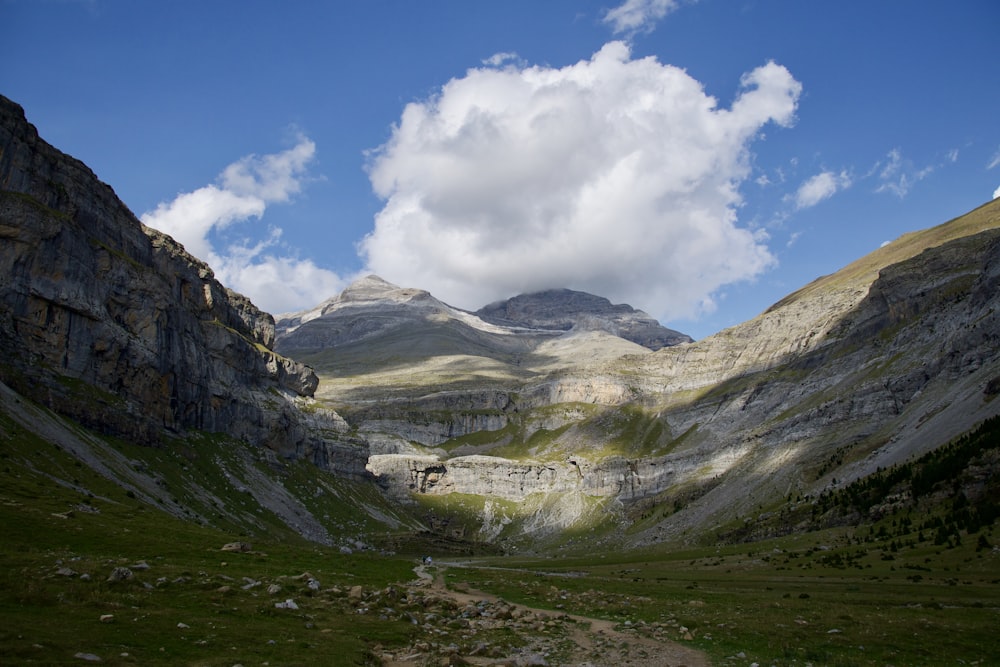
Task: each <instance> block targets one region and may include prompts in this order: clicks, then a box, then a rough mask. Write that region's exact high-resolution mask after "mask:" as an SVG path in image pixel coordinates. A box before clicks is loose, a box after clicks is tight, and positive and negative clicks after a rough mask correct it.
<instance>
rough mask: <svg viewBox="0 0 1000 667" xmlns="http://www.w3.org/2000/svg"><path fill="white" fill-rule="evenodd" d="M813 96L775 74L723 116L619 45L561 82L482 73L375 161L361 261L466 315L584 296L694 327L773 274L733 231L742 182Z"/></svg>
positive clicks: (757, 244) (562, 71)
mask: <svg viewBox="0 0 1000 667" xmlns="http://www.w3.org/2000/svg"><path fill="white" fill-rule="evenodd" d="M800 92H801V85H800V84H799V83H798V82H797V81H796V80H795V79H794V78H793V77H792V75H791V74H790V73H789V72H788V70H787V69H785V68H784V67H782V66H780V65H777V64H775V63H768V64H766V65H763V66H761V67H758V68H757V69H755V70H753V71H752V72H750V73H748V74H746V75H745V76H744V77H743V80H742V88H741V90H740V91H739V93H738V95H737V97H736V99H735V101H734V102H733V103H732V105H731V107H730V108H728V109H725V108H719V107H718V104H717V102H716V100H715V99H714V98H712V97H710V96H708V95H706V94H705V91H704V87H703V86H702V84H701V83H699V82H698V81H696V80H695V79H693V78H692V77H691V76H690V75H688V74H687V73H686V72H685V71H684V70H681V69H679V68H676V67H672V66H669V65H664V64H661V63H660V62H658V61H657V60H656V59H655V58H641V59H637V60H633V59H632V58H631V53H630V50H629V48H628V46H627V45H626V44H624V43H622V42H612V43H609V44H607V45H605V46H604V47H603V48H602V49H601V50H600V51H599V52H598V53H596V54H594V55H593V56H592V57H591V58H590V59H589V60H584V61H581V62H578V63H576V64H574V65H571V66H567V67H564V68H559V69H557V68H550V67H542V66H534V67H527V66H524V67H510V66H508V67H506V68H505V69H502V70H498V69H495V68H482V69H476V70H470V71H468V72H467V73H466V74H465V76H463V77H462V78H459V79H453V80H452V81H450V82H449V83H448V84H446V85H445V86H443V87H442V88H441V90H440V91H439V92H438V93H437V94H436V95H435V96H434V97H433V98H431V99H428V100H426V101H423V102H415V103H412V104H409V105H408V106H407V107H406V108H405V110H404V111H403V114H402V117H401V118H400V120H399V122H398V123H397V124H396V125H395V128H394V130H393V134H392V137H391V139H390V140H389V141H388V142H387V143H386V144H385V145H383V146H381V147H380V148H379V149H377V150H376V151H374V152H373V153H372V154H371V156H370V158H371V159H370V164H369V176H370V179H371V182H372V185H373V188H374V190H375V192H376V193H377V194H378V195H379V196H381V197H382V198H384V199H385V206H384V208H383V209H382V210H381V211H380V212H379V213H378V214H377V216H376V220H375V228H374V229H373V231H372V232H371V233H370V234H369V235H368V236H367V237H366V238H365V239H364V240H363V241H362V243H361V244H360V250H361V253H362V255H363V257H364V259H365V260H366V261H367V268H368V269H369V270H372V271H374V272H375V273H378V274H379V275H382V276H383V277H384V278H386V279H388V280H391V281H393V282H396V283H399V284H404V285H418V286H420V287H422V288H424V289H428V290H430V291H431V292H432V293H434V294H435V295H436V296H438V297H440V298H443V299H444V300H446V301H448V302H450V303H453V304H454V305H458V306H462V307H470V308H477V307H479V306H482V305H483V304H485V303H489V302H490V301H493V300H496V299H499V298H505V297H509V296H512V295H514V294H517V293H521V292H528V291H534V290H540V289H544V288H549V287H571V288H575V289H582V290H585V291H590V292H593V293H596V294H601V295H603V296H607V297H608V298H611V299H613V300H620V301H627V302H629V303H632V304H633V305H636V306H637V307H640V308H644V309H646V310H648V311H649V312H651V313H653V314H654V315H655V316H657V317H662V318H667V319H671V318H676V317H683V316H694V315H696V314H697V313H698V312H699V311H703V310H706V309H711V308H712V294H713V293H714V292H715V291H716V290H717V289H718V288H720V286H722V285H725V284H727V283H731V282H734V281H739V280H745V279H750V278H753V277H754V276H756V275H758V274H759V273H761V272H762V271H763V270H765V269H766V268H768V267H769V266H770V265H771V264H772V263H773V261H774V260H773V256H772V254H771V253H770V251H769V250H768V248H767V245H766V239H765V237H764V236H762V235H761V234H760V233H755V232H753V231H751V230H749V229H746V228H743V227H741V226H739V225H737V224H736V220H737V217H736V210H737V208H738V206H739V205H740V203H741V201H742V199H741V196H740V194H739V186H740V184H741V183H743V182H744V181H745V180H746V179H748V178H749V177H750V173H751V169H750V164H749V163H750V160H749V146H750V145H751V143H752V142H753V140H754V139H755V138H756V137H758V136H759V131H760V129H761V128H762V127H763V126H765V125H766V124H768V123H776V124H779V125H788V124H790V123H792V122H793V120H794V113H795V109H796V106H797V101H798V97H799V94H800Z"/></svg>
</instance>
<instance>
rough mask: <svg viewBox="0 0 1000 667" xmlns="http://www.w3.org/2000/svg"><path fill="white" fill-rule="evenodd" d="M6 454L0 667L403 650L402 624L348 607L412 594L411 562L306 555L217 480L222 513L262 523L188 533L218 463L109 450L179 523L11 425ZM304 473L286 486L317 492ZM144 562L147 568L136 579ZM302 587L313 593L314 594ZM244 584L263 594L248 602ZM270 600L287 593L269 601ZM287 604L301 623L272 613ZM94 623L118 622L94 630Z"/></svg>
mask: <svg viewBox="0 0 1000 667" xmlns="http://www.w3.org/2000/svg"><path fill="white" fill-rule="evenodd" d="M0 442H2V448H0V619H2V622H0V656H2V657H0V663H3V664H46V665H49V664H61V663H72V664H79V662H80V660H79V659H77V658H74V656H75V654H76V653H91V654H95V655H97V656H99V657H101V658H102V659H103V660H104V663H105V664H142V665H150V664H194V665H232V664H235V663H237V662H253V663H256V664H260V663H261V662H268V661H269V662H270V663H271V664H282V665H295V664H302V665H305V664H369V663H370V662H371V648H372V647H373V646H374V645H376V644H379V643H383V644H385V645H398V644H402V643H404V642H406V641H407V640H408V638H409V637H410V636H411V635H412V628H411V627H410V624H409V623H403V622H400V621H397V620H388V621H387V620H380V619H378V618H375V617H367V616H362V615H358V614H357V613H356V610H355V609H354V607H353V606H352V605H351V604H350V601H349V600H348V597H347V590H348V588H349V587H352V586H359V585H360V586H364V587H366V588H381V587H384V586H386V585H388V584H390V583H392V582H397V581H406V580H408V579H410V578H412V572H410V568H411V567H412V563H411V562H409V561H408V560H406V559H403V558H391V557H388V558H387V557H383V556H378V555H374V554H373V553H371V552H366V553H353V554H342V553H341V552H340V550H339V549H333V548H325V547H320V546H318V545H316V544H314V543H310V542H307V541H306V540H304V539H302V538H301V537H299V536H297V535H296V534H295V533H294V532H293V531H291V530H290V529H289V528H288V527H287V526H283V525H282V523H281V522H280V521H279V520H277V519H276V518H275V517H274V516H270V517H268V513H267V512H266V511H264V510H262V509H261V508H259V507H255V503H254V502H253V500H252V497H251V496H250V495H248V494H246V493H245V492H242V491H227V490H226V486H227V484H225V483H224V482H222V481H221V480H219V481H218V483H217V489H216V491H217V494H218V495H217V499H218V500H217V502H219V501H221V502H222V503H224V504H225V505H227V506H233V505H237V506H238V505H240V504H241V503H245V504H246V507H245V508H242V510H241V511H242V512H250V513H253V514H255V515H256V516H257V517H258V521H257V522H256V523H253V524H250V523H248V522H243V523H241V522H240V521H238V519H239V517H240V516H241V512H240V511H229V512H226V513H220V514H219V516H217V517H216V516H211V515H209V518H210V520H211V521H212V522H214V523H215V524H216V525H217V526H218V527H210V526H207V525H202V523H200V522H201V521H203V520H204V519H194V518H193V516H194V515H195V514H201V515H205V514H209V512H210V510H209V509H207V508H204V507H199V506H198V503H197V502H195V500H194V499H193V498H191V497H188V495H187V494H186V492H185V491H184V488H185V484H186V483H187V482H189V481H190V480H192V479H198V478H205V479H207V478H210V477H211V476H212V475H215V476H220V477H221V473H220V472H219V470H218V469H216V470H215V471H214V472H212V471H211V470H210V469H211V465H210V464H209V462H210V460H211V458H212V457H207V456H205V457H201V458H198V459H197V461H198V463H194V462H192V460H190V458H189V457H185V456H183V449H177V450H173V451H168V450H165V449H164V450H156V449H147V448H137V447H134V446H129V445H127V444H126V443H117V446H119V447H121V448H123V449H124V450H125V451H126V453H127V454H128V455H129V456H134V457H135V459H133V460H138V459H140V458H141V459H142V461H143V463H142V465H143V466H144V467H146V468H148V469H150V470H152V471H155V472H156V474H157V475H158V477H159V478H160V479H161V480H162V481H163V484H165V485H167V487H168V489H169V490H168V493H176V494H178V495H180V496H182V497H180V498H178V500H179V501H180V502H181V503H182V504H183V503H191V504H190V506H191V507H193V508H195V509H194V510H192V511H191V512H190V515H191V517H192V518H188V519H186V520H183V519H180V518H176V517H174V516H171V515H170V514H168V513H167V512H165V511H163V510H162V509H160V508H159V507H158V506H157V505H156V504H152V505H151V504H149V503H148V502H143V501H142V500H140V499H138V498H137V497H136V494H135V493H133V492H131V491H127V490H126V489H124V488H122V487H121V486H118V485H117V484H115V483H114V482H111V481H109V480H108V479H106V478H105V477H103V476H101V475H99V474H98V473H96V472H95V471H94V470H93V469H91V468H90V467H88V466H87V465H85V464H84V463H82V462H81V461H80V459H78V458H77V457H76V456H74V455H72V454H71V453H70V452H69V451H67V450H65V449H63V448H61V447H59V446H58V445H54V444H53V443H51V442H47V441H45V440H43V439H41V438H39V437H37V436H36V435H35V434H33V433H31V432H30V431H28V430H26V429H24V428H23V427H21V426H19V425H18V424H17V423H16V422H15V421H14V420H12V419H10V418H8V417H6V416H2V417H0ZM198 445H200V446H201V447H202V450H204V446H205V443H204V442H198V443H192V447H194V446H198ZM140 450H141V451H140ZM178 453H180V456H178ZM189 454H190V452H189ZM173 458H179V459H180V461H182V462H177V461H173V460H172V459H173ZM303 465H305V464H303ZM311 473H312V474H311V475H309V476H308V479H307V480H306V479H301V477H302V475H303V474H304V473H303V471H302V470H299V469H298V468H295V469H293V470H292V471H291V473H290V474H289V475H288V476H287V478H286V482H285V483H286V484H287V485H288V486H290V487H296V486H303V485H308V487H309V488H312V489H315V488H317V485H319V484H321V483H322V482H321V480H320V479H319V478H318V476H317V473H318V471H317V470H315V469H312V471H311ZM203 481H204V480H203ZM342 491H346V489H345V490H342ZM323 495H326V496H328V497H330V498H331V501H330V502H328V503H326V505H325V506H324V507H318V506H317V507H314V508H312V509H313V511H314V512H315V511H318V510H320V509H325V510H326V511H328V512H337V511H338V509H339V512H340V515H334V516H332V517H330V521H331V525H333V526H336V525H337V524H338V523H339V524H341V525H342V526H343V528H344V531H345V532H346V533H347V534H349V535H357V534H358V533H359V530H360V528H361V527H362V526H363V525H365V524H367V523H370V519H369V518H368V517H367V516H366V515H365V514H364V513H363V512H360V511H358V510H357V508H356V506H354V507H352V506H351V505H349V504H347V503H344V502H343V501H338V500H336V499H335V498H334V497H333V496H334V494H333V493H327V494H323ZM322 497H323V496H322V495H321V496H320V499H318V500H316V502H317V503H321V502H322ZM209 504H211V503H209ZM233 517H235V518H236V520H234V519H233ZM383 528H384V526H383ZM250 532H253V533H255V535H254V536H253V537H252V539H251V538H250V537H248V535H249V533H250ZM235 540H247V541H249V542H251V544H252V546H253V551H252V552H251V553H229V552H223V551H221V550H220V549H221V546H222V545H223V544H226V543H229V542H232V541H235ZM141 562H144V563H146V564H147V565H148V566H149V568H148V569H141V566H140V568H136V567H132V566H134V565H136V564H137V563H141ZM117 566H126V567H132V569H133V572H134V574H135V577H134V579H132V580H131V581H124V582H117V583H112V582H108V581H107V578H108V576H109V574H110V573H111V571H112V570H113V569H114V568H115V567H117ZM60 568H70V569H71V570H73V572H74V573H75V574H73V575H72V576H68V575H64V574H60V573H59V570H60ZM306 572H308V573H310V574H311V575H312V576H313V577H315V578H316V579H317V580H318V581H319V582H320V583H321V588H320V590H318V591H313V590H311V589H310V588H308V585H307V579H306V578H301V575H302V574H303V573H306ZM84 574H86V575H88V576H89V580H85V578H84V577H82V576H81V575H84ZM250 581H259V582H261V583H260V584H258V585H255V586H253V587H251V588H249V589H247V590H244V589H243V587H244V586H245V585H247V583H249V582H250ZM270 584H277V585H279V586H280V587H281V591H280V592H279V593H277V594H275V595H268V594H267V593H266V588H267V586H268V585H270ZM288 598H292V599H294V600H295V601H296V603H297V604H298V605H299V609H298V610H285V609H276V608H275V607H274V604H275V602H278V601H283V600H285V599H288ZM104 615H111V616H112V617H113V618H112V619H111V620H110V622H101V617H102V616H104ZM181 623H183V624H184V625H186V626H188V627H182V626H179V625H178V624H181Z"/></svg>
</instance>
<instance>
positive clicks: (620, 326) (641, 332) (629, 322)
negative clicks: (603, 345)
mask: <svg viewBox="0 0 1000 667" xmlns="http://www.w3.org/2000/svg"><path fill="white" fill-rule="evenodd" d="M476 315H478V316H479V317H480V318H482V319H483V320H485V321H487V322H492V323H493V324H499V325H503V326H508V327H528V328H532V329H556V330H558V331H569V330H571V329H577V330H589V331H594V330H597V331H606V332H608V333H610V334H613V335H615V336H620V337H621V338H624V339H625V340H630V341H632V342H633V343H638V344H639V345H642V346H643V347H647V348H649V349H651V350H659V349H660V348H662V347H670V346H672V345H679V344H681V343H690V342H691V340H692V339H691V337H690V336H688V335H686V334H682V333H680V332H678V331H674V330H673V329H668V328H667V327H665V326H663V325H661V324H660V323H659V322H657V321H656V320H655V319H653V318H652V317H650V316H649V315H648V314H646V313H644V312H642V311H641V310H636V309H634V308H633V307H632V306H629V305H628V304H614V305H613V304H612V303H611V302H610V301H608V300H607V299H605V298H604V297H601V296H595V295H593V294H588V293H586V292H577V291H575V290H569V289H550V290H543V291H541V292H532V293H531V294H520V295H518V296H515V297H512V298H510V299H507V300H505V301H497V302H496V303H491V304H490V305H488V306H485V307H483V308H480V309H479V310H477V311H476Z"/></svg>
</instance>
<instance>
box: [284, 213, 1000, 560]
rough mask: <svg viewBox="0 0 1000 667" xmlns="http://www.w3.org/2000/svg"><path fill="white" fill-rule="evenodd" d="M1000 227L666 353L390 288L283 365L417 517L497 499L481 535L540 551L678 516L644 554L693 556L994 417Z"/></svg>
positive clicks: (586, 299)
mask: <svg viewBox="0 0 1000 667" xmlns="http://www.w3.org/2000/svg"><path fill="white" fill-rule="evenodd" d="M998 225H1000V204H998V203H997V202H991V203H990V204H987V205H985V206H983V207H981V208H979V209H977V210H975V211H973V212H971V213H969V214H968V215H966V216H962V217H961V218H958V219H956V220H953V221H951V222H949V223H946V224H944V225H940V226H938V227H935V228H932V229H929V230H924V231H921V232H916V233H912V234H907V235H905V236H903V237H901V238H900V239H898V240H897V241H895V242H894V243H891V244H889V245H887V246H885V247H883V248H881V249H879V250H877V251H876V252H874V253H872V254H871V255H868V256H866V257H864V258H862V259H860V260H858V261H857V262H855V263H853V264H851V265H850V266H848V267H845V268H844V269H843V270H842V271H839V272H837V273H835V274H832V275H830V276H825V277H823V278H820V279H817V280H816V281H814V282H813V283H811V284H810V285H807V286H806V287H804V288H802V289H801V290H799V291H797V292H795V293H793V294H791V295H789V296H788V297H786V298H785V299H783V300H782V301H781V302H779V303H777V304H775V305H774V306H773V307H771V308H770V309H768V310H767V311H766V312H764V313H762V314H761V315H759V316H758V317H756V318H754V319H753V320H750V321H748V322H746V323H744V324H742V325H739V326H736V327H733V328H731V329H727V330H725V331H722V332H720V333H718V334H716V335H714V336H711V337H709V338H707V339H705V340H702V341H698V342H694V343H681V344H678V345H674V346H670V347H666V348H663V349H659V350H658V351H655V352H652V351H650V350H648V349H646V348H643V347H640V346H638V345H635V346H632V347H629V346H628V345H629V343H628V341H625V340H624V339H622V338H621V337H620V336H615V335H613V333H611V331H610V329H611V328H610V327H608V326H603V327H595V328H594V329H592V330H586V327H584V326H580V323H581V321H585V320H586V317H585V316H582V317H581V316H580V315H579V313H580V312H582V311H581V309H580V308H579V306H580V304H581V303H590V304H593V305H595V306H596V307H597V308H598V310H600V308H602V307H607V304H608V303H609V302H607V300H604V299H600V298H599V297H592V296H591V295H584V294H581V293H574V292H571V291H569V290H554V291H550V292H546V293H541V294H538V295H528V296H525V297H517V298H515V299H512V300H510V301H508V302H503V303H500V304H495V305H493V306H490V307H488V308H486V309H483V310H481V311H479V312H478V313H476V316H477V317H475V318H473V317H472V316H471V315H470V314H469V313H465V312H464V311H457V310H455V309H452V308H450V307H448V306H446V305H445V304H442V303H441V302H439V301H437V300H436V299H434V298H433V297H432V296H431V295H429V294H428V293H426V292H423V291H420V290H412V289H405V288H399V287H396V286H392V285H389V284H388V283H385V282H384V281H382V280H381V279H378V278H375V277H369V278H367V279H365V280H363V281H362V282H361V283H359V284H357V285H355V286H352V287H351V288H349V289H348V290H346V291H345V293H344V294H343V295H341V296H340V297H338V298H336V299H334V300H331V301H329V302H327V303H326V304H324V305H323V306H322V307H321V308H319V309H317V310H315V311H312V313H307V314H304V315H300V316H297V317H298V319H294V318H293V319H292V320H285V319H280V320H279V323H278V332H279V333H278V343H277V347H278V349H279V350H282V351H283V352H284V353H286V354H288V355H290V356H294V357H296V358H301V359H303V360H306V361H308V363H310V364H311V365H313V366H314V367H315V368H316V369H317V373H318V374H319V376H320V378H321V389H320V390H319V392H320V394H319V395H320V396H321V397H322V398H324V399H325V400H328V401H330V402H331V403H332V404H334V405H336V407H337V409H338V411H340V412H341V414H343V415H344V417H345V418H346V419H347V421H348V422H349V423H350V424H351V426H352V428H353V429H354V430H355V431H356V432H357V433H359V434H362V435H363V436H364V437H365V438H366V440H367V441H368V442H369V445H370V447H371V456H370V458H369V463H368V469H369V470H370V471H371V472H372V473H373V474H374V475H375V477H376V478H377V479H378V480H379V483H380V484H381V485H382V486H383V488H384V489H385V490H386V491H387V492H388V493H389V494H390V495H392V496H394V497H397V498H399V499H400V500H405V499H408V498H411V497H413V494H416V495H417V496H439V497H447V496H449V495H451V494H459V495H470V496H477V497H480V498H486V499H493V501H492V504H491V501H487V503H486V505H485V506H484V507H483V508H482V509H481V510H479V511H480V515H479V516H480V521H481V527H480V530H481V535H482V536H489V538H490V539H493V540H498V541H500V542H503V540H504V539H510V540H512V541H514V542H517V541H521V542H525V541H527V542H529V543H530V542H532V541H536V542H537V541H539V540H543V539H544V538H545V537H546V536H547V535H551V534H553V533H558V532H559V531H560V530H561V529H565V528H568V527H570V526H573V525H585V524H587V523H588V522H592V521H594V510H593V502H597V503H598V504H599V505H601V506H605V507H607V505H605V504H604V503H606V502H608V501H610V500H620V501H624V502H625V503H627V504H628V505H629V506H634V507H643V506H654V505H666V506H673V505H674V504H675V503H677V506H678V507H679V506H681V505H683V509H681V510H680V511H678V512H676V513H674V512H668V513H667V514H668V515H669V516H667V517H666V518H664V520H662V521H658V522H654V523H651V524H649V525H648V526H646V527H645V528H643V529H642V530H638V531H636V530H635V528H637V527H638V526H635V527H633V529H632V533H633V534H632V536H631V537H630V538H629V540H631V541H633V542H636V543H642V542H651V541H659V540H670V539H677V538H684V536H685V535H687V536H693V535H695V534H698V533H699V532H702V531H705V530H712V529H713V527H715V526H720V525H723V524H726V523H727V522H730V521H733V520H734V519H738V518H740V517H747V516H750V515H752V514H753V513H754V512H755V511H756V510H757V508H759V507H761V506H765V505H768V504H770V503H773V502H774V501H775V499H778V498H785V497H789V496H804V497H809V496H810V495H816V494H819V493H820V492H822V491H823V490H825V489H828V488H831V487H833V486H842V485H844V484H846V483H848V482H850V481H851V480H853V479H857V478H859V477H861V476H864V475H866V474H869V473H871V472H874V471H875V470H876V469H878V468H879V467H887V466H891V465H893V464H896V463H900V462H902V461H904V460H906V459H907V458H909V457H913V456H917V455H919V454H922V453H924V452H926V451H929V450H931V449H934V448H935V447H937V446H939V445H941V444H943V443H945V442H947V441H948V440H949V439H950V438H952V437H954V436H956V435H958V434H960V433H962V432H964V431H965V430H967V429H969V428H971V427H972V426H974V425H975V424H976V423H978V422H979V421H981V420H983V419H985V418H987V417H989V416H991V415H994V414H996V413H997V412H998V410H1000V406H998V403H997V402H996V401H993V400H992V395H993V394H992V393H990V390H989V387H991V386H995V385H996V384H997V383H998V380H997V378H998V377H1000V345H998V334H997V332H998V331H1000V321H998V312H997V308H996V306H997V301H996V297H995V295H996V294H997V293H998V285H997V280H998V266H1000V254H998V253H1000V230H998V229H997V227H998ZM612 308H618V307H612ZM626 308H627V307H626ZM563 311H574V312H575V313H577V315H576V316H577V317H578V319H577V320H576V321H575V323H573V322H569V321H568V320H565V319H561V317H562V315H561V313H562V312H563ZM500 314H502V315H503V316H500ZM604 317H605V320H604V321H605V322H607V314H606V313H605V314H604ZM310 318H311V319H310ZM484 322H485V323H484ZM311 323H315V324H314V326H315V329H314V331H315V332H316V334H315V335H312V336H311V337H309V338H306V337H304V336H303V332H305V330H306V327H307V326H308V325H309V324H311ZM489 325H492V327H491V326H489ZM570 325H572V326H570ZM296 326H298V328H294V327H296ZM535 327H538V328H535ZM542 327H547V328H542ZM567 329H568V330H567ZM319 332H325V333H323V334H322V335H325V336H327V339H328V340H334V339H335V340H336V341H337V342H336V344H332V345H331V346H329V347H324V344H323V341H321V340H320V339H319V337H318V336H319V335H320V333H319ZM302 340H308V341H309V345H308V346H306V345H302V343H301V342H300V341H302ZM324 387H325V389H324ZM993 393H996V392H995V391H994V392H993ZM830 462H835V463H836V465H829V463H830ZM587 498H590V499H591V500H590V501H587V500H586V499H587ZM497 502H499V503H500V504H499V505H498V504H497ZM503 503H518V504H519V506H517V507H516V508H515V507H514V506H512V505H504V504H503ZM616 539H618V538H616Z"/></svg>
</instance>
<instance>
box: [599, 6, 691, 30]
mask: <svg viewBox="0 0 1000 667" xmlns="http://www.w3.org/2000/svg"><path fill="white" fill-rule="evenodd" d="M679 4H680V2H679V0H625V2H623V3H622V4H621V5H619V6H618V7H615V8H613V9H609V10H608V11H607V12H606V13H605V14H604V22H605V23H607V24H608V25H610V26H611V30H612V32H613V33H614V34H616V35H625V36H630V35H635V34H638V33H644V32H650V31H652V30H653V28H654V27H655V26H656V23H657V22H658V21H660V20H661V19H663V17H665V16H666V15H667V14H669V13H670V12H672V11H674V10H675V9H677V7H678V6H679Z"/></svg>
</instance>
